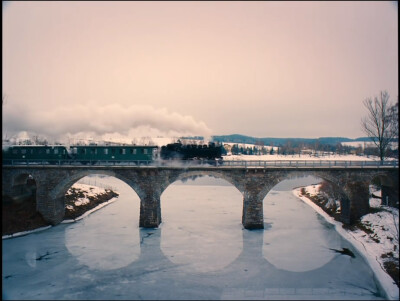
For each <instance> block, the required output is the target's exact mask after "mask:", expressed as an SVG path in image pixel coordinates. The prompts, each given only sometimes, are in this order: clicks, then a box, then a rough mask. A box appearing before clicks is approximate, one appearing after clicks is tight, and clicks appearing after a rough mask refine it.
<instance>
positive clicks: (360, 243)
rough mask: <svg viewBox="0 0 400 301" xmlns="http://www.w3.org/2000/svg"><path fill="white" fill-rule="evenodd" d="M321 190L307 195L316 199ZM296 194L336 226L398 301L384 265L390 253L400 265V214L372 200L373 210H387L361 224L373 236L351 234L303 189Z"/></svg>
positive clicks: (314, 187)
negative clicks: (304, 192) (305, 193)
mask: <svg viewBox="0 0 400 301" xmlns="http://www.w3.org/2000/svg"><path fill="white" fill-rule="evenodd" d="M320 186H321V185H320V184H319V185H310V186H307V187H305V191H306V192H308V193H309V194H310V195H311V196H316V195H318V193H319V188H320ZM293 194H294V195H295V196H297V197H299V198H300V199H301V200H303V201H304V202H305V203H307V204H308V205H310V206H311V207H312V208H314V210H315V211H317V212H318V213H319V214H320V215H321V216H323V217H324V218H325V219H326V220H327V221H328V222H329V223H331V224H333V225H334V226H335V229H336V231H337V232H338V233H339V234H340V235H341V236H342V237H343V238H345V239H347V240H348V241H349V242H351V243H352V245H353V246H354V247H355V248H356V249H357V251H358V252H359V253H360V254H362V256H363V257H364V259H365V260H366V261H367V262H368V264H369V265H370V266H371V268H372V269H373V271H374V273H375V275H376V277H377V279H378V280H379V283H380V284H381V286H382V288H383V289H384V290H385V292H386V293H387V295H388V298H389V299H391V300H398V299H399V287H398V286H397V285H396V284H395V282H394V281H393V279H392V278H391V277H390V276H389V275H388V274H387V272H386V271H385V268H384V262H385V260H386V259H385V258H386V257H387V256H388V253H389V254H390V253H391V254H393V257H394V259H395V260H397V262H398V260H399V241H398V237H399V236H398V235H399V234H398V229H399V228H398V224H399V210H398V209H396V208H391V207H387V206H380V202H378V201H377V199H374V198H371V199H370V205H371V207H375V208H382V209H383V210H384V211H379V212H376V213H370V214H367V215H365V216H363V217H362V218H361V223H362V224H363V225H365V227H366V228H367V229H370V231H371V232H372V233H366V232H365V231H363V230H361V229H356V230H354V231H351V230H349V229H344V228H343V224H342V223H341V222H338V221H336V220H334V218H333V217H331V216H330V215H329V214H327V213H326V212H325V211H324V210H323V209H322V208H321V207H319V206H318V205H316V204H315V203H314V202H312V201H311V200H310V199H309V198H308V197H306V196H304V195H303V194H302V193H301V188H297V189H295V190H293ZM396 227H397V229H396ZM396 237H397V238H396Z"/></svg>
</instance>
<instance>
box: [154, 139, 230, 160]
mask: <svg viewBox="0 0 400 301" xmlns="http://www.w3.org/2000/svg"><path fill="white" fill-rule="evenodd" d="M160 157H161V159H162V160H171V159H178V160H196V159H207V160H212V159H222V146H221V145H215V143H213V142H210V143H208V145H207V144H203V145H197V144H182V143H181V142H180V141H179V140H178V142H176V143H171V144H167V145H164V146H162V147H161V152H160Z"/></svg>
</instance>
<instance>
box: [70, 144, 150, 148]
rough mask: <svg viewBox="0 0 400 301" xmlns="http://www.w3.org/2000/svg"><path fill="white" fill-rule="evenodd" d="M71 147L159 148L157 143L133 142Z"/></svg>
mask: <svg viewBox="0 0 400 301" xmlns="http://www.w3.org/2000/svg"><path fill="white" fill-rule="evenodd" d="M71 147H97V148H100V147H102V148H110V147H114V148H123V147H141V148H158V146H157V145H133V144H126V145H70V148H71Z"/></svg>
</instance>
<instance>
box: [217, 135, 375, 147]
mask: <svg viewBox="0 0 400 301" xmlns="http://www.w3.org/2000/svg"><path fill="white" fill-rule="evenodd" d="M212 138H213V141H215V142H230V143H245V144H259V143H262V144H263V145H280V146H283V145H285V144H286V143H292V144H294V145H296V144H299V143H307V144H312V143H319V144H330V145H336V144H337V143H340V142H364V141H365V142H367V141H371V139H370V138H368V137H360V138H356V139H350V138H345V137H320V138H270V137H267V138H256V137H251V136H245V135H239V134H233V135H219V136H213V137H212Z"/></svg>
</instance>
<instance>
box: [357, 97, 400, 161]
mask: <svg viewBox="0 0 400 301" xmlns="http://www.w3.org/2000/svg"><path fill="white" fill-rule="evenodd" d="M363 104H364V106H365V107H366V109H367V111H368V115H367V116H366V117H364V118H362V120H361V126H362V129H363V131H364V132H365V133H366V134H367V136H368V137H369V138H371V140H372V141H373V143H374V144H375V145H376V147H377V148H378V151H379V157H380V159H381V161H383V160H384V158H385V156H386V151H387V149H388V147H389V145H390V143H391V142H392V141H394V138H396V131H397V132H398V130H397V124H398V122H397V124H396V122H395V121H396V120H398V114H397V116H394V115H395V108H394V106H391V105H390V104H389V94H388V93H387V92H386V91H381V92H380V97H379V99H378V97H376V96H375V98H374V100H372V99H371V98H367V99H365V100H364V102H363ZM396 118H397V119H396ZM397 136H398V134H397Z"/></svg>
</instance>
